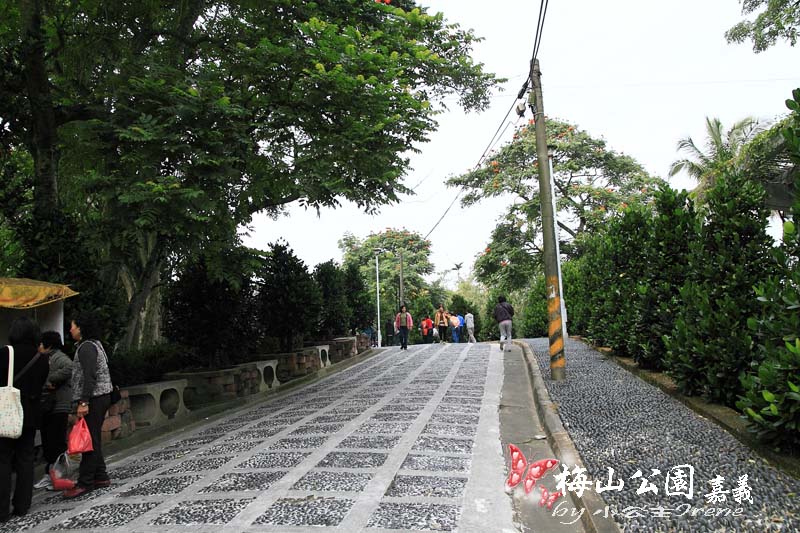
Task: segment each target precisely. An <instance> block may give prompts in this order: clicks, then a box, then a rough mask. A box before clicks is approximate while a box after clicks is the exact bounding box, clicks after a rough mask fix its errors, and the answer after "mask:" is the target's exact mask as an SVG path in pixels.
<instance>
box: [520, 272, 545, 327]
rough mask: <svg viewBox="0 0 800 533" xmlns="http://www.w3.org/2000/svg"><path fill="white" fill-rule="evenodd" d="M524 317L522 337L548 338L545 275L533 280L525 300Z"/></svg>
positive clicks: (539, 275)
mask: <svg viewBox="0 0 800 533" xmlns="http://www.w3.org/2000/svg"><path fill="white" fill-rule="evenodd" d="M523 317H524V318H523V319H522V320H521V321H520V336H521V337H527V338H537V337H547V334H548V322H547V287H546V286H545V282H544V274H537V275H536V276H534V278H533V281H532V283H531V286H530V288H529V290H528V295H527V298H526V299H525V308H524V309H523Z"/></svg>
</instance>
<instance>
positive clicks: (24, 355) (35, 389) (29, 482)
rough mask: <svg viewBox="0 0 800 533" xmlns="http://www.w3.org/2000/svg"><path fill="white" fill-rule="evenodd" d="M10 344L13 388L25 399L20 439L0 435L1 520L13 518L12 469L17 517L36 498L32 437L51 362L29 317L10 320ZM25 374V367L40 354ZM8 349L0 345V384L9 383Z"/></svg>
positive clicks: (22, 513) (28, 507)
mask: <svg viewBox="0 0 800 533" xmlns="http://www.w3.org/2000/svg"><path fill="white" fill-rule="evenodd" d="M8 343H9V344H11V345H12V346H13V347H14V368H13V369H12V371H13V372H14V387H16V388H17V389H19V392H20V399H21V401H22V413H23V421H22V435H20V437H19V438H17V439H6V438H0V522H5V521H7V520H8V519H9V518H11V513H10V512H9V503H10V502H9V501H10V500H11V471H12V469H13V470H15V471H16V472H17V482H16V485H15V487H14V498H13V502H11V503H13V504H14V511H13V513H14V514H15V515H17V516H23V515H25V514H27V512H28V509H30V507H31V499H32V498H33V439H34V437H35V435H36V424H37V422H38V419H39V403H40V401H41V396H42V386H43V385H44V382H45V380H46V379H47V370H48V362H47V358H46V357H42V356H41V355H39V353H38V350H37V348H38V346H39V326H37V325H36V323H35V322H34V321H33V320H31V319H29V318H26V317H22V318H18V319H16V320H14V322H12V323H11V329H10V330H9V332H8ZM37 356H38V359H36V361H35V362H34V363H33V365H31V366H30V367H29V368H28V369H27V370H26V371H25V373H24V374H23V375H19V373H20V371H21V370H22V369H23V368H25V366H26V365H27V364H28V363H29V362H31V360H33V358H34V357H37ZM8 361H9V354H8V348H6V347H5V346H3V347H2V348H0V386H6V385H8Z"/></svg>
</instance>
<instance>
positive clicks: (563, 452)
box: [514, 341, 621, 533]
mask: <svg viewBox="0 0 800 533" xmlns="http://www.w3.org/2000/svg"><path fill="white" fill-rule="evenodd" d="M514 344H516V345H517V346H519V347H521V348H522V352H523V354H524V355H525V362H526V363H527V366H528V373H529V375H530V377H531V381H532V382H533V396H534V399H535V400H536V402H535V403H536V411H537V412H538V413H539V418H540V419H541V421H542V424H543V425H544V427H545V430H546V431H547V439H548V441H549V442H550V446H551V447H552V448H553V451H554V452H555V453H556V455H557V458H558V460H559V461H561V462H562V463H563V464H566V465H569V466H579V467H581V468H585V466H586V465H584V463H583V458H582V457H581V455H580V453H579V452H578V449H577V448H576V447H575V444H574V443H573V442H572V439H571V438H570V436H569V433H567V430H566V429H565V428H564V425H563V424H562V423H561V417H560V416H559V414H558V406H557V405H556V404H555V403H554V402H553V401H552V400H551V399H550V394H549V393H548V392H547V386H546V385H545V383H544V378H543V377H542V373H541V371H540V370H539V365H538V363H537V362H536V359H535V356H534V354H533V350H532V349H531V347H530V346H529V345H528V343H526V342H523V341H514ZM569 495H570V496H571V498H572V500H573V503H574V504H575V506H576V507H578V508H581V509H585V512H584V513H583V515H582V516H581V520H582V522H583V524H584V526H585V527H586V530H587V531H592V532H596V533H620V532H621V529H620V528H619V526H618V525H617V523H616V522H614V520H613V519H611V518H610V517H608V518H607V517H605V516H604V515H605V510H606V503H605V501H604V500H603V499H602V498H601V497H600V496H599V495H598V494H596V493H595V492H594V491H590V490H589V491H585V492H584V493H583V495H582V496H581V497H578V496H577V495H576V494H575V493H574V492H569ZM595 513H597V514H595Z"/></svg>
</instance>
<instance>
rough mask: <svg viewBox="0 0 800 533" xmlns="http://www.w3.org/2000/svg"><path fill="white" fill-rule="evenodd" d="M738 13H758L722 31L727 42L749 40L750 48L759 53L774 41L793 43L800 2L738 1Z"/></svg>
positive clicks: (799, 12)
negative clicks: (752, 17)
mask: <svg viewBox="0 0 800 533" xmlns="http://www.w3.org/2000/svg"><path fill="white" fill-rule="evenodd" d="M741 4H742V14H743V15H750V14H752V13H756V12H758V14H757V15H756V16H755V18H754V19H753V20H743V21H742V22H740V23H739V24H737V25H736V26H734V27H733V28H731V29H730V30H728V31H727V32H726V33H725V37H726V38H727V39H728V42H729V43H730V42H732V43H742V42H744V41H746V40H750V41H752V42H753V51H754V52H756V53H758V52H763V51H764V50H766V49H767V48H769V47H770V46H772V45H774V44H775V43H776V42H778V39H784V40H786V41H788V43H789V44H790V45H791V46H794V45H795V44H796V43H797V28H798V26H800V2H798V1H797V0H741Z"/></svg>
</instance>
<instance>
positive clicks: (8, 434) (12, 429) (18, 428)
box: [0, 344, 41, 439]
mask: <svg viewBox="0 0 800 533" xmlns="http://www.w3.org/2000/svg"><path fill="white" fill-rule="evenodd" d="M6 348H7V349H8V381H7V382H6V386H5V387H0V438H6V439H18V438H19V436H20V435H22V418H23V412H22V400H21V399H20V394H19V389H17V388H15V387H14V380H15V379H17V380H18V379H19V378H21V377H22V376H23V375H24V374H25V372H27V371H28V369H29V368H30V367H32V366H33V364H34V363H35V362H36V361H37V360H38V359H39V356H40V355H41V354H39V353H37V354H36V356H35V357H34V358H33V359H31V360H30V361H29V362H28V364H27V365H25V368H23V369H22V370H21V371H20V372H19V374H17V375H16V376H15V375H14V347H13V346H11V345H10V344H9V345H8V346H6Z"/></svg>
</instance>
